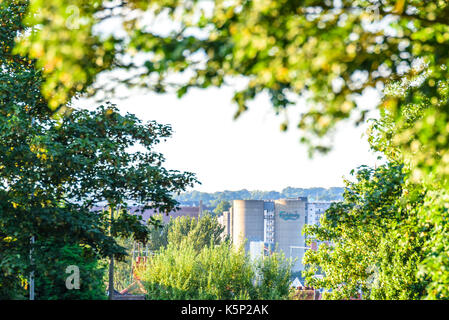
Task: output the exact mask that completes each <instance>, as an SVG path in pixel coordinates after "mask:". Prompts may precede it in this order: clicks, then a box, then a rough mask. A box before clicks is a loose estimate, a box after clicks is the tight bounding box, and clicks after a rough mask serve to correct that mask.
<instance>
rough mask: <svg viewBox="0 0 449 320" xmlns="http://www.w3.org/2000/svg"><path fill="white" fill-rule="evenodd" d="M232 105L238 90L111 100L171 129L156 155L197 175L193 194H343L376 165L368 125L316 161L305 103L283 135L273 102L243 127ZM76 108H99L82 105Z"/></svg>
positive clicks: (262, 103) (340, 134)
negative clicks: (302, 121) (302, 124)
mask: <svg viewBox="0 0 449 320" xmlns="http://www.w3.org/2000/svg"><path fill="white" fill-rule="evenodd" d="M128 93H129V92H128ZM231 98H232V90H231V88H229V87H224V88H210V89H203V90H200V89H193V90H191V91H189V92H188V94H187V95H185V96H184V97H183V98H181V99H178V98H177V97H176V95H175V94H174V93H167V94H162V95H160V94H155V93H146V94H132V95H130V97H129V98H128V99H124V100H111V101H112V102H113V103H116V104H117V106H118V107H119V109H120V111H121V112H130V113H134V114H136V115H137V116H138V117H139V118H140V119H142V120H144V121H149V120H155V121H157V122H159V123H164V124H170V125H171V126H172V128H173V136H172V137H171V138H169V139H168V140H167V141H166V142H162V143H161V144H160V145H159V146H158V149H157V150H158V151H160V152H162V153H163V154H164V156H165V158H166V163H165V167H166V168H167V169H175V170H181V171H191V172H194V173H196V174H197V178H198V179H199V180H200V181H201V182H202V184H201V185H199V184H197V185H195V186H194V187H193V188H191V189H189V190H188V191H192V190H197V191H201V192H217V191H224V190H241V189H248V190H267V191H271V190H274V191H281V190H282V189H283V188H285V187H288V186H291V187H297V188H310V187H324V188H329V187H341V186H343V185H344V184H343V179H342V177H343V176H346V177H349V173H350V171H351V170H352V169H354V168H356V167H358V166H360V165H370V166H372V165H375V164H376V156H375V155H374V154H373V153H372V152H370V151H369V146H368V143H367V140H366V137H364V138H362V134H363V132H364V131H365V130H366V125H365V126H362V127H358V128H356V127H354V126H353V125H352V124H349V123H346V125H340V127H339V129H338V130H337V134H336V136H335V144H334V149H333V150H332V151H331V152H330V153H328V154H327V155H319V154H317V155H316V156H315V157H314V158H312V159H309V158H308V155H307V148H306V146H304V145H302V144H300V142H299V138H300V132H299V130H297V129H296V125H297V122H298V121H297V120H298V119H299V114H300V112H301V110H305V108H306V106H304V105H303V104H301V103H298V105H295V106H291V107H290V108H289V109H288V114H287V117H288V118H289V121H290V129H289V130H288V131H287V132H281V131H280V124H281V123H282V122H283V120H284V118H285V116H284V115H279V116H276V115H275V114H274V110H273V108H272V107H271V104H270V102H269V100H268V99H267V98H266V97H264V96H260V97H257V98H256V99H255V100H254V101H253V102H252V103H251V104H250V108H249V110H248V111H247V112H245V113H243V114H242V115H241V116H240V117H239V118H238V119H237V120H233V116H234V113H235V111H236V106H235V104H233V103H232V102H231ZM375 100H376V97H373V96H367V97H365V98H364V99H363V102H364V103H365V104H374V103H375ZM75 105H76V106H80V107H92V106H93V105H94V104H93V103H91V102H89V100H85V99H84V100H83V99H82V100H79V101H77V102H76V103H75Z"/></svg>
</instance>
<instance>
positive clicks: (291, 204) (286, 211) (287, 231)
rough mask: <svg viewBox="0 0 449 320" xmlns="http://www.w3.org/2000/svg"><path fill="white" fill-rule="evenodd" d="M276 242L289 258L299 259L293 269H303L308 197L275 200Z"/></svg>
mask: <svg viewBox="0 0 449 320" xmlns="http://www.w3.org/2000/svg"><path fill="white" fill-rule="evenodd" d="M274 203H275V217H274V220H275V221H274V242H275V244H276V246H277V249H278V250H282V251H283V252H284V254H285V256H286V257H287V258H290V257H291V258H292V259H295V258H297V261H296V263H295V265H294V266H293V269H292V271H294V272H296V271H299V270H303V265H302V263H301V260H302V258H303V256H304V251H305V250H304V247H305V237H304V235H303V234H302V229H303V227H304V224H305V222H306V216H307V198H305V197H304V198H298V199H281V200H275V201H274Z"/></svg>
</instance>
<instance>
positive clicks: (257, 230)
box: [231, 200, 264, 252]
mask: <svg viewBox="0 0 449 320" xmlns="http://www.w3.org/2000/svg"><path fill="white" fill-rule="evenodd" d="M231 212H232V241H233V243H234V244H235V245H236V246H240V245H241V244H242V243H243V242H244V241H245V240H246V243H245V251H247V252H248V250H249V242H250V241H264V201H263V200H234V201H233V205H232V211H231Z"/></svg>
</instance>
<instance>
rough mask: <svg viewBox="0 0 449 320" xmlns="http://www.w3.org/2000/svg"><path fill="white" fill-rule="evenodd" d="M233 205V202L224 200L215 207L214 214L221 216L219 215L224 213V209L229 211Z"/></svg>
mask: <svg viewBox="0 0 449 320" xmlns="http://www.w3.org/2000/svg"><path fill="white" fill-rule="evenodd" d="M231 206H232V204H231V202H229V201H226V200H222V201H220V203H218V204H217V206H216V207H215V209H214V214H215V215H216V216H219V215H221V214H223V212H224V211H228V210H229V209H230V208H231Z"/></svg>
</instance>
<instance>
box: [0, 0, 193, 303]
mask: <svg viewBox="0 0 449 320" xmlns="http://www.w3.org/2000/svg"><path fill="white" fill-rule="evenodd" d="M26 8H27V2H23V1H2V2H1V3H0V25H1V28H2V32H1V33H0V34H1V35H0V41H1V44H2V45H1V51H0V68H1V69H0V71H1V72H0V77H1V79H2V81H1V83H0V199H1V201H0V271H1V272H0V296H2V297H9V298H11V297H18V298H19V297H23V295H24V294H25V292H24V288H25V287H26V285H27V278H28V275H29V273H30V272H31V271H33V270H34V271H35V270H41V271H43V270H46V271H45V272H41V273H39V274H40V277H41V278H37V279H36V284H41V285H42V286H41V287H40V288H37V289H36V290H37V291H36V292H37V293H38V298H41V299H45V298H51V297H54V296H55V294H56V293H55V292H56V290H59V289H61V286H62V287H63V283H62V284H61V283H58V284H56V281H57V280H58V279H60V278H61V277H62V275H64V274H65V269H63V270H59V269H58V270H57V269H51V267H52V266H53V267H54V268H62V267H63V264H64V263H62V261H60V263H49V261H55V262H56V261H57V260H58V257H59V256H61V257H64V258H61V259H62V260H65V262H67V263H69V264H70V261H72V262H73V263H75V262H77V263H80V261H84V262H85V263H86V264H85V265H84V267H85V269H83V270H85V271H86V270H90V271H91V275H92V276H93V277H94V275H95V274H97V275H98V274H99V273H98V269H97V267H96V263H97V260H98V258H99V257H106V256H112V255H114V256H115V257H117V258H122V257H123V256H124V255H125V254H126V252H125V250H124V248H122V247H121V246H119V245H118V244H117V242H116V241H115V239H114V238H115V237H118V236H124V237H129V236H134V237H135V238H136V239H139V240H140V241H146V239H147V236H148V230H147V228H146V227H145V226H144V225H143V224H142V223H141V221H140V219H139V217H138V216H135V215H131V214H129V213H127V212H126V211H125V210H122V211H121V212H120V214H119V215H118V216H117V217H116V219H114V220H113V221H111V220H110V219H109V217H108V215H107V212H104V211H103V210H102V209H100V210H99V206H105V205H106V206H109V207H110V208H111V209H113V210H116V209H117V207H118V206H119V205H126V201H128V200H134V201H135V202H137V203H139V204H143V205H144V207H151V208H155V209H157V210H160V211H161V212H169V211H171V210H172V209H173V208H174V207H175V206H176V205H177V202H176V201H175V200H174V199H173V198H172V194H173V193H176V192H180V191H183V190H185V188H187V187H188V186H191V185H193V183H194V182H196V179H195V177H194V175H193V174H192V173H189V172H179V171H176V170H167V169H165V168H164V167H163V162H164V157H163V156H162V155H161V154H159V153H157V152H155V151H154V146H155V145H157V144H158V143H160V142H161V141H163V140H165V139H166V138H168V137H169V136H170V134H171V127H170V126H167V125H160V124H158V123H156V122H148V123H142V122H141V121H140V120H139V119H137V118H136V117H135V116H134V115H131V114H127V115H121V114H120V113H119V112H118V109H117V108H116V107H115V106H114V105H111V104H106V103H105V104H104V105H102V106H100V107H98V108H96V109H94V110H93V111H88V110H77V109H73V108H66V112H65V114H64V115H63V116H62V117H56V118H55V117H53V116H52V114H51V113H50V112H48V111H49V109H48V106H47V100H46V99H45V98H44V97H43V96H42V95H41V85H42V83H43V82H44V75H43V74H42V71H41V69H40V68H39V67H37V66H36V62H35V60H33V59H31V58H29V57H28V56H25V55H23V56H22V55H17V54H14V53H13V49H14V38H15V37H16V36H17V35H19V34H21V33H24V32H26V28H25V26H24V25H23V23H22V19H23V17H24V12H25V11H26ZM3 31H4V32H3ZM133 148H134V150H133ZM94 206H97V207H96V208H95V207H94ZM95 209H96V210H95ZM32 237H33V239H34V242H32V241H31V238H32ZM31 251H32V252H34V253H35V256H34V255H33V258H32V259H30V252H31ZM65 267H66V266H65ZM65 267H64V268H65ZM86 272H88V271H86ZM44 275H47V276H48V277H47V278H46V279H45V276H44ZM88 279H89V278H88V277H87V276H86V277H85V281H86V282H85V286H84V288H85V289H86V290H87V291H82V290H81V291H73V292H72V295H70V294H69V295H67V296H66V297H67V298H74V296H73V295H75V296H76V294H77V293H78V294H80V297H81V296H84V297H88V296H89V285H88V282H89V280H88ZM91 280H92V284H93V283H97V280H98V279H93V278H91ZM52 281H53V282H52ZM100 283H101V282H100ZM97 287H98V286H97ZM52 288H55V291H51V290H52ZM56 288H59V289H56ZM97 289H98V290H100V291H101V288H100V287H98V288H97ZM46 290H48V291H46ZM92 293H93V295H91V296H90V297H91V298H92V297H98V295H97V294H98V291H97V292H96V293H95V292H92ZM56 296H58V297H59V298H63V296H61V295H58V294H56Z"/></svg>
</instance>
